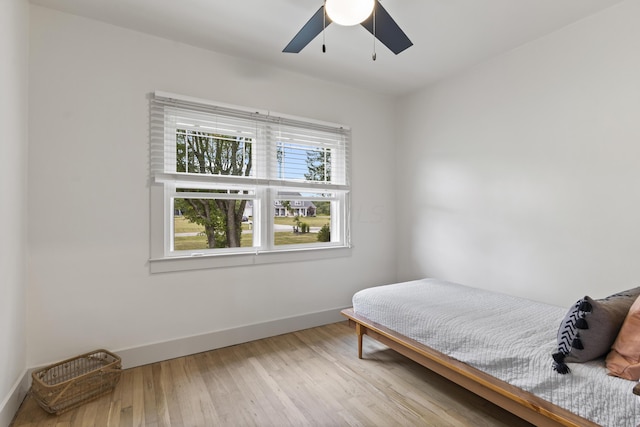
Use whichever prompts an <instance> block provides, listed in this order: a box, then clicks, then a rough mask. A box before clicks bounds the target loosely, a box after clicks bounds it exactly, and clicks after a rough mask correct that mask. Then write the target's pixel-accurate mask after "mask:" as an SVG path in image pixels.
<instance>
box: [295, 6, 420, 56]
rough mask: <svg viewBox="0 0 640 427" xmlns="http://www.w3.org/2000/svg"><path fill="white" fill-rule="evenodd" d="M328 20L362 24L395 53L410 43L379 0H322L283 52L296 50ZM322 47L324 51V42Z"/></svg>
mask: <svg viewBox="0 0 640 427" xmlns="http://www.w3.org/2000/svg"><path fill="white" fill-rule="evenodd" d="M332 22H335V23H336V24H338V25H357V24H360V25H362V26H363V27H364V28H366V29H367V30H368V31H369V32H370V33H371V34H373V36H374V37H375V38H376V39H378V40H380V41H381V42H382V43H383V44H384V45H385V46H386V47H388V48H389V49H390V50H391V51H392V52H393V53H395V54H396V55H397V54H399V53H400V52H402V51H404V50H405V49H407V48H409V47H411V46H413V43H412V42H411V40H409V37H407V35H406V34H405V33H404V31H402V29H400V27H399V26H398V24H396V21H394V20H393V18H392V17H391V15H389V13H388V12H387V11H386V10H385V8H384V7H382V5H381V4H380V1H379V0H325V2H324V4H323V5H322V6H320V9H318V11H317V12H316V13H315V14H314V15H313V16H312V17H311V19H309V21H308V22H307V23H306V24H305V25H304V26H303V27H302V29H301V30H300V31H299V32H298V34H296V35H295V37H294V38H293V39H292V40H291V41H290V42H289V44H288V45H287V46H286V47H285V48H284V50H283V52H288V53H298V52H300V51H301V50H302V49H303V48H304V47H305V46H306V45H308V44H309V43H310V42H311V41H312V40H313V39H314V38H316V36H317V35H318V34H320V33H321V32H323V31H324V29H325V28H326V27H328V26H329V24H331V23H332ZM322 51H323V52H325V51H326V48H325V46H324V44H323V45H322ZM375 59H376V55H375V51H374V54H373V60H375Z"/></svg>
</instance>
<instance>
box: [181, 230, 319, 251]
mask: <svg viewBox="0 0 640 427" xmlns="http://www.w3.org/2000/svg"><path fill="white" fill-rule="evenodd" d="M252 239H253V235H252V234H250V233H249V234H247V233H245V234H243V235H242V239H241V240H240V246H241V247H243V248H248V247H251V246H252V244H253V242H252ZM317 242H318V235H317V234H316V233H304V234H294V233H291V232H288V231H286V232H280V233H275V244H276V246H280V245H296V244H301V243H317ZM174 246H175V250H176V251H187V250H194V249H207V238H206V236H204V235H202V236H186V237H176V238H175V239H174Z"/></svg>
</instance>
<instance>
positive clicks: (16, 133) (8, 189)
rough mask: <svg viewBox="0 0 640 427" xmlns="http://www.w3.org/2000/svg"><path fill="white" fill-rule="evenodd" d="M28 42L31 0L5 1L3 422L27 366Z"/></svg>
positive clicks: (0, 158) (0, 8) (0, 306)
mask: <svg viewBox="0 0 640 427" xmlns="http://www.w3.org/2000/svg"><path fill="white" fill-rule="evenodd" d="M28 46H29V9H28V4H27V2H26V1H25V0H8V1H2V2H0V55H1V56H2V60H0V129H2V137H1V138H0V200H1V202H0V203H1V206H2V208H1V209H0V224H2V231H1V235H0V289H1V292H0V295H1V296H0V426H2V425H7V424H8V423H9V422H10V421H11V418H12V417H13V413H14V412H15V409H16V408H17V406H16V404H17V403H18V402H17V401H16V396H17V394H16V393H15V392H16V389H17V388H18V386H19V385H18V383H19V381H20V380H21V378H22V376H23V374H24V371H25V368H26V339H25V328H26V327H25V324H26V322H25V320H26V318H25V304H26V303H25V269H26V239H27V237H26V224H27V222H26V219H27V215H26V211H27V197H26V194H25V192H26V190H27V181H26V178H27V169H26V165H27V163H26V160H27V142H28V138H27V131H28V127H27V123H28V119H27V118H28V109H27V92H28V80H27V75H28V73H27V69H28Z"/></svg>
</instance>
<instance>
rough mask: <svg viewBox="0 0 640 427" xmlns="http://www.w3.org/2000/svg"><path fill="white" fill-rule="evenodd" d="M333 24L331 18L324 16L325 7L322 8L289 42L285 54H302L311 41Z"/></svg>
mask: <svg viewBox="0 0 640 427" xmlns="http://www.w3.org/2000/svg"><path fill="white" fill-rule="evenodd" d="M329 24H331V19H329V17H328V16H327V17H325V16H324V6H320V9H318V11H317V12H316V13H315V14H314V15H313V16H312V17H311V19H309V21H308V22H307V23H306V24H304V27H302V29H301V30H300V31H298V34H296V35H295V37H294V38H293V39H292V40H291V41H290V42H289V44H288V45H287V47H285V48H284V50H283V52H289V53H298V52H300V51H301V50H302V49H303V48H304V47H305V46H306V45H308V44H309V43H310V42H311V40H313V39H315V38H316V36H317V35H318V34H320V33H321V32H322V30H324V29H325V28H327V27H328V26H329Z"/></svg>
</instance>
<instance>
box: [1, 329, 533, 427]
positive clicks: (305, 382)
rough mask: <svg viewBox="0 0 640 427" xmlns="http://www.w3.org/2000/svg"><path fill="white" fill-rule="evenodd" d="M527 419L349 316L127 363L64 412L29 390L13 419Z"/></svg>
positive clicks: (451, 422)
mask: <svg viewBox="0 0 640 427" xmlns="http://www.w3.org/2000/svg"><path fill="white" fill-rule="evenodd" d="M103 425H104V426H113V427H115V426H118V427H120V426H150V427H155V426H157V427H175V426H178V427H179V426H205V427H206V426H258V427H263V426H265V427H271V426H283V427H285V426H296V427H297V426H354V427H369V426H390V425H394V426H395V425H400V426H414V425H426V426H437V427H469V426H473V427H477V426H485V427H525V426H526V427H530V424H528V423H526V422H524V421H522V420H520V419H519V418H517V417H515V416H513V415H512V414H509V413H507V412H505V411H504V410H502V409H500V408H498V407H496V406H494V405H492V404H491V403H489V402H487V401H485V400H483V399H481V398H478V397H477V396H475V395H473V394H472V393H470V392H468V391H467V390H464V389H462V388H461V387H459V386H457V385H456V384H454V383H451V382H450V381H448V380H446V379H444V378H442V377H441V376H439V375H437V374H434V373H433V372H430V371H428V370H427V369H425V368H423V367H422V366H420V365H418V364H416V363H414V362H412V361H411V360H409V359H407V358H406V357H404V356H402V355H400V354H398V353H396V352H395V351H393V350H390V349H388V348H387V347H386V346H384V345H383V344H380V343H378V342H376V341H374V340H370V339H368V338H367V339H365V341H364V359H358V357H357V339H356V336H355V334H354V333H353V330H352V329H350V328H349V327H348V326H347V324H346V322H341V323H336V324H332V325H326V326H322V327H319V328H313V329H307V330H304V331H298V332H295V333H291V334H284V335H280V336H276V337H271V338H267V339H264V340H259V341H254V342H250V343H246V344H241V345H237V346H232V347H227V348H222V349H218V350H213V351H208V352H204V353H200V354H196V355H192V356H188V357H182V358H177V359H173V360H169V361H164V362H159V363H154V364H151V365H147V366H142V367H138V368H133V369H128V370H125V371H123V373H122V376H121V379H120V382H119V383H118V385H117V386H116V388H115V390H114V391H113V393H112V394H110V395H108V396H104V397H102V398H100V399H97V400H95V401H93V402H91V403H87V404H85V405H83V406H81V407H79V408H76V409H73V410H70V411H68V412H67V413H64V414H62V415H60V416H55V415H50V414H47V413H46V412H44V411H43V410H42V409H41V408H40V407H39V406H38V405H37V403H36V402H35V400H34V399H33V397H31V396H28V397H27V398H26V399H25V401H24V402H23V404H22V406H21V407H20V410H19V411H18V413H17V414H16V419H15V421H14V423H13V427H85V426H86V427H89V426H100V427H101V426H103Z"/></svg>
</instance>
